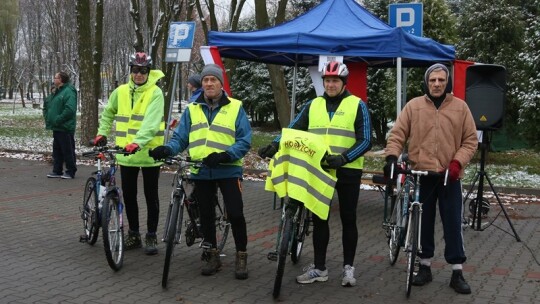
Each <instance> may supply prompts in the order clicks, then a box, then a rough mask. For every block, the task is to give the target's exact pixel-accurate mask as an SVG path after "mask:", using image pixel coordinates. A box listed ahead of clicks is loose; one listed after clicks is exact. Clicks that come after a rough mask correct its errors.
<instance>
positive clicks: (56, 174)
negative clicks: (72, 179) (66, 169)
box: [47, 172, 62, 178]
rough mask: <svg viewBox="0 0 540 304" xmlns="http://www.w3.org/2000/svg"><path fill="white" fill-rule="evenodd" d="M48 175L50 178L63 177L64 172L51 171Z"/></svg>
mask: <svg viewBox="0 0 540 304" xmlns="http://www.w3.org/2000/svg"><path fill="white" fill-rule="evenodd" d="M47 177H48V178H61V177H62V173H56V172H51V173H49V174H47Z"/></svg>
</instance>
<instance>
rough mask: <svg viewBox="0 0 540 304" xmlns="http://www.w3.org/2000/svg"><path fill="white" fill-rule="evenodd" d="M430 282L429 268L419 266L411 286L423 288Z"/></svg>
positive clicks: (431, 278)
mask: <svg viewBox="0 0 540 304" xmlns="http://www.w3.org/2000/svg"><path fill="white" fill-rule="evenodd" d="M431 281H433V276H432V275H431V267H429V266H426V265H422V264H420V270H418V273H417V274H416V275H415V276H414V278H413V281H412V284H413V285H414V286H423V285H425V284H426V283H429V282H431Z"/></svg>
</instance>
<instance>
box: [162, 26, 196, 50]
mask: <svg viewBox="0 0 540 304" xmlns="http://www.w3.org/2000/svg"><path fill="white" fill-rule="evenodd" d="M194 36H195V22H193V21H192V22H172V23H171V25H170V27H169V36H168V38H167V48H168V49H190V48H192V47H193V38H194Z"/></svg>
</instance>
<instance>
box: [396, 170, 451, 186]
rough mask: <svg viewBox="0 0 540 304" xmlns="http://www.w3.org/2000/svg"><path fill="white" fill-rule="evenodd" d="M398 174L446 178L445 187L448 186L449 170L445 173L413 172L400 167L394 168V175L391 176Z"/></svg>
mask: <svg viewBox="0 0 540 304" xmlns="http://www.w3.org/2000/svg"><path fill="white" fill-rule="evenodd" d="M394 174H395V175H397V174H412V175H417V176H421V175H424V176H434V177H443V176H444V185H445V186H446V182H447V181H448V169H446V170H444V171H443V172H436V171H429V170H412V169H403V168H401V167H399V166H396V167H395V168H394V166H392V173H391V175H390V176H392V177H393V176H394Z"/></svg>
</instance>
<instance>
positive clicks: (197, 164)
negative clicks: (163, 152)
mask: <svg viewBox="0 0 540 304" xmlns="http://www.w3.org/2000/svg"><path fill="white" fill-rule="evenodd" d="M163 162H164V163H165V164H167V165H172V164H175V163H179V164H181V165H182V164H183V163H188V164H189V165H193V166H194V167H195V168H200V167H202V166H203V163H202V161H201V160H192V159H191V157H189V156H187V157H185V156H169V157H167V158H165V159H164V160H163Z"/></svg>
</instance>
